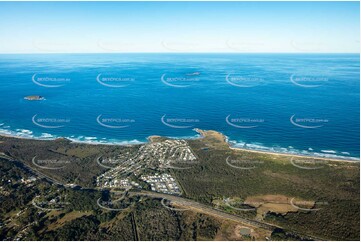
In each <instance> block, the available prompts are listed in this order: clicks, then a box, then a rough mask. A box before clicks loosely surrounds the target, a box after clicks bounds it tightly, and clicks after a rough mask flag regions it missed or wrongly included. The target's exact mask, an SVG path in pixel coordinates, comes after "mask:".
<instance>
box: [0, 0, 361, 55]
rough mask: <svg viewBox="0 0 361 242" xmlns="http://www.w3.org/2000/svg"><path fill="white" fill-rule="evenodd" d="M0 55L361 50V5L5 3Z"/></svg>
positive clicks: (0, 25)
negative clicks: (360, 37)
mask: <svg viewBox="0 0 361 242" xmlns="http://www.w3.org/2000/svg"><path fill="white" fill-rule="evenodd" d="M0 16H1V17H0V53H58V52H59V53H71V52H81V53H83V52H92V53H94V52H292V53H293V52H296V53H299V52H302V53H304V52H324V53H325V52H334V53H335V52H344V53H346V52H347V53H348V52H357V53H358V52H359V50H360V47H359V45H360V42H359V40H360V39H359V36H360V5H359V2H35V3H34V2H0Z"/></svg>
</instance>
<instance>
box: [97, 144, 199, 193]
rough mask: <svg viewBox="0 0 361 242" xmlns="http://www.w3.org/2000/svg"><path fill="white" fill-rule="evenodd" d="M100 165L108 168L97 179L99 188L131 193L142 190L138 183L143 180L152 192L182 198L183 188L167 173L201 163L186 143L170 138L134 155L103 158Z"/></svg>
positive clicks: (147, 145)
mask: <svg viewBox="0 0 361 242" xmlns="http://www.w3.org/2000/svg"><path fill="white" fill-rule="evenodd" d="M97 162H98V164H99V165H100V166H103V167H105V168H108V169H109V170H108V171H106V172H105V173H103V174H101V175H100V176H98V177H97V179H96V183H97V187H100V188H120V189H125V190H129V189H131V188H142V186H141V185H140V183H139V182H140V181H143V182H145V183H147V184H148V185H150V188H151V190H152V191H156V192H162V193H167V194H176V195H180V194H181V189H180V188H179V186H178V184H177V182H176V180H175V178H173V177H172V176H171V175H170V174H168V173H167V172H165V171H166V170H167V169H185V168H187V167H189V166H190V165H192V164H196V163H197V162H198V161H197V158H196V156H195V155H194V153H193V152H192V150H191V148H190V147H189V145H188V143H187V141H186V140H171V139H167V140H164V141H159V142H151V143H149V144H144V145H142V146H141V147H140V148H139V149H138V151H137V152H134V153H131V152H129V151H128V152H125V153H122V154H119V155H118V156H116V157H109V158H101V157H100V158H98V160H97ZM150 171H156V173H155V174H154V172H153V173H149V172H150Z"/></svg>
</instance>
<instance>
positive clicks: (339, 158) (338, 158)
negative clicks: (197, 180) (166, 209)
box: [0, 128, 360, 163]
mask: <svg viewBox="0 0 361 242" xmlns="http://www.w3.org/2000/svg"><path fill="white" fill-rule="evenodd" d="M193 130H194V131H195V132H196V133H198V134H199V135H198V136H194V138H192V137H169V136H159V135H151V136H148V137H147V138H146V141H144V142H141V141H138V140H136V142H135V141H134V142H132V141H115V142H112V143H111V142H99V141H92V140H85V141H82V140H78V139H76V138H69V137H51V138H41V137H34V136H32V137H26V136H25V137H24V136H20V135H19V136H17V135H11V134H4V133H0V137H7V138H15V139H25V140H39V141H55V140H58V139H64V140H68V141H69V142H72V143H78V144H88V145H115V146H132V145H142V144H146V143H151V142H153V141H152V140H153V139H157V138H162V137H164V138H171V139H186V140H190V139H202V138H204V137H205V135H206V133H207V132H213V133H214V134H217V137H218V138H220V139H223V141H224V142H225V143H227V144H228V147H229V148H230V149H231V150H236V151H237V150H238V151H243V152H252V153H258V154H266V155H276V156H286V157H297V158H309V159H320V160H329V161H342V162H354V163H355V162H360V158H359V157H344V156H339V155H334V156H336V157H325V156H326V155H330V154H322V153H319V154H320V155H325V156H318V155H312V154H304V155H303V154H294V153H285V152H277V151H267V150H257V149H246V148H239V147H234V146H232V144H231V143H230V142H229V138H228V137H227V136H226V135H224V134H222V133H220V132H218V131H214V130H202V129H198V128H195V129H193Z"/></svg>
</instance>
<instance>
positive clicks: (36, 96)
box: [24, 95, 45, 101]
mask: <svg viewBox="0 0 361 242" xmlns="http://www.w3.org/2000/svg"><path fill="white" fill-rule="evenodd" d="M24 99H25V100H29V101H41V100H45V98H44V97H42V96H39V95H31V96H26V97H24Z"/></svg>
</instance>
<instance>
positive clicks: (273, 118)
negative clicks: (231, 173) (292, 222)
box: [0, 54, 360, 159]
mask: <svg viewBox="0 0 361 242" xmlns="http://www.w3.org/2000/svg"><path fill="white" fill-rule="evenodd" d="M0 83H1V85H0V92H1V95H0V101H1V105H0V133H1V134H3V135H13V136H19V137H24V138H37V139H54V138H57V137H67V138H69V139H71V140H74V141H78V142H91V143H104V144H133V143H142V142H146V141H147V137H149V136H151V135H161V136H168V137H184V138H194V137H197V136H198V134H197V132H196V131H195V130H194V129H195V128H199V129H205V130H216V131H219V132H222V133H223V134H224V135H226V136H227V137H228V140H229V142H230V143H231V144H232V145H233V146H235V147H240V148H246V149H255V150H266V151H274V152H282V153H294V154H305V155H315V156H323V157H339V158H348V159H359V157H360V155H359V154H360V143H359V142H360V129H359V127H360V118H359V117H360V58H359V55H358V54H37V55H32V54H27V55H0ZM31 95H38V96H41V97H35V98H37V99H43V100H26V99H24V97H26V96H31ZM33 98H34V97H33ZM29 99H32V98H31V97H30V98H29Z"/></svg>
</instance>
